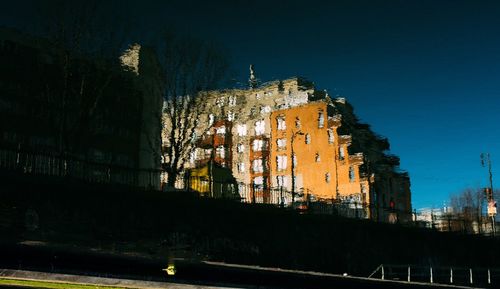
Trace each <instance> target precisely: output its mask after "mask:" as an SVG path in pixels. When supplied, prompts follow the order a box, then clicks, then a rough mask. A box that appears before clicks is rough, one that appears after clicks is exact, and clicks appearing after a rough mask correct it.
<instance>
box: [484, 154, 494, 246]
mask: <svg viewBox="0 0 500 289" xmlns="http://www.w3.org/2000/svg"><path fill="white" fill-rule="evenodd" d="M485 162H487V163H488V173H489V179H490V194H487V195H488V198H487V201H488V208H489V207H490V203H494V202H495V197H494V196H493V174H492V173H491V159H490V154H489V153H481V165H482V166H483V167H484V166H486V164H485ZM486 190H488V189H486ZM495 213H496V212H494V213H493V212H492V213H491V229H492V231H493V237H494V236H495V234H496V232H495V231H496V228H495Z"/></svg>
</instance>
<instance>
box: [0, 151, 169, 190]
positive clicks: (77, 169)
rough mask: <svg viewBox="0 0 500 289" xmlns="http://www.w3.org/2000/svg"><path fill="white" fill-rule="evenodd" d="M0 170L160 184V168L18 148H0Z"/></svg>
mask: <svg viewBox="0 0 500 289" xmlns="http://www.w3.org/2000/svg"><path fill="white" fill-rule="evenodd" d="M0 170H4V171H11V172H17V173H20V174H24V175H31V176H50V177H56V178H66V179H68V178H70V179H76V180H81V181H85V182H89V183H99V184H118V185H126V186H133V187H139V188H145V189H155V188H159V184H160V170H140V169H135V168H129V167H126V166H120V165H115V164H110V163H100V162H94V161H90V160H85V159H79V158H77V157H62V156H58V155H53V154H49V153H40V152H31V151H24V150H21V149H5V148H0Z"/></svg>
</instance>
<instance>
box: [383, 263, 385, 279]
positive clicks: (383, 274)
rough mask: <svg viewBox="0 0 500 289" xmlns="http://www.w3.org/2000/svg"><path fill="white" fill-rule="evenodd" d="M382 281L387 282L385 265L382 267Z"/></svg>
mask: <svg viewBox="0 0 500 289" xmlns="http://www.w3.org/2000/svg"><path fill="white" fill-rule="evenodd" d="M382 280H385V272H384V265H382Z"/></svg>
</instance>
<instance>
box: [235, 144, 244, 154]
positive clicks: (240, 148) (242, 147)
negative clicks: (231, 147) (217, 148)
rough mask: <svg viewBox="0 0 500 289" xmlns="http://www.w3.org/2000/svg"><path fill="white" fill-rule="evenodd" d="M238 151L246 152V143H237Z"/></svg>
mask: <svg viewBox="0 0 500 289" xmlns="http://www.w3.org/2000/svg"><path fill="white" fill-rule="evenodd" d="M236 151H237V152H238V153H243V152H245V145H244V144H241V143H239V144H237V145H236Z"/></svg>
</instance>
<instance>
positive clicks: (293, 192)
mask: <svg viewBox="0 0 500 289" xmlns="http://www.w3.org/2000/svg"><path fill="white" fill-rule="evenodd" d="M297 135H304V133H303V132H301V131H300V130H298V131H296V132H294V131H293V130H292V137H291V139H290V146H291V149H292V157H291V159H292V208H293V206H294V204H295V160H296V159H297V157H296V156H295V151H294V147H293V143H294V141H295V137H297Z"/></svg>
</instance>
